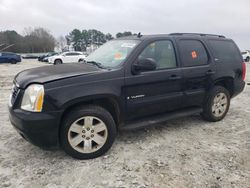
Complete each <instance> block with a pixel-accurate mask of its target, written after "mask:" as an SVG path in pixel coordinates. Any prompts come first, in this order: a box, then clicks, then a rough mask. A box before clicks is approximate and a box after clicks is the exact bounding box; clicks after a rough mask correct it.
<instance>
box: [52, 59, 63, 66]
mask: <svg viewBox="0 0 250 188" xmlns="http://www.w3.org/2000/svg"><path fill="white" fill-rule="evenodd" d="M54 64H55V65H59V64H62V60H61V59H56V60H55V62H54Z"/></svg>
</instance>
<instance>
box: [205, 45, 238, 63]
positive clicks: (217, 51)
mask: <svg viewBox="0 0 250 188" xmlns="http://www.w3.org/2000/svg"><path fill="white" fill-rule="evenodd" d="M209 44H210V45H211V48H212V52H213V55H214V58H215V59H218V60H219V61H221V62H228V63H234V62H240V61H241V54H240V52H239V51H238V49H237V47H236V45H235V44H234V42H232V41H226V40H209Z"/></svg>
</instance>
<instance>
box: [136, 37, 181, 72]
mask: <svg viewBox="0 0 250 188" xmlns="http://www.w3.org/2000/svg"><path fill="white" fill-rule="evenodd" d="M142 58H152V59H154V60H155V61H156V65H157V69H164V68H174V67H176V58H175V52H174V48H173V44H172V42H171V41H169V40H162V41H156V42H153V43H151V44H149V45H148V46H147V47H146V48H145V49H144V50H143V51H142V53H141V54H140V55H139V59H142Z"/></svg>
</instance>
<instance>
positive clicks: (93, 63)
mask: <svg viewBox="0 0 250 188" xmlns="http://www.w3.org/2000/svg"><path fill="white" fill-rule="evenodd" d="M85 63H89V64H92V65H95V66H97V67H98V68H101V69H105V67H104V66H103V65H102V64H101V63H98V62H96V61H85Z"/></svg>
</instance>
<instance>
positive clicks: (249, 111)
mask: <svg viewBox="0 0 250 188" xmlns="http://www.w3.org/2000/svg"><path fill="white" fill-rule="evenodd" d="M44 65H45V64H43V63H38V62H36V61H35V60H25V61H23V62H22V63H21V64H17V65H10V64H1V65H0V114H1V116H0V117H1V118H0V125H1V132H0V187H19V188H22V187H24V188H39V187H47V188H49V187H60V188H61V187H84V188H85V187H136V188H139V187H141V188H142V187H159V188H162V187H240V188H243V187H250V106H249V104H250V86H249V85H247V86H246V88H245V90H244V92H243V93H242V94H241V95H239V96H237V97H236V98H234V99H233V100H232V103H231V108H230V110H229V112H228V115H227V116H226V118H225V119H224V120H223V121H220V122H217V123H208V122H204V121H203V120H202V119H201V118H200V117H199V116H191V117H186V118H181V119H177V120H172V121H169V122H167V123H166V124H161V125H158V126H156V127H152V128H148V129H143V130H139V131H131V132H122V133H119V135H118V137H117V139H116V141H115V143H114V145H113V147H112V148H111V150H110V151H109V152H108V153H107V154H106V155H105V156H103V157H99V158H97V159H93V160H86V161H80V160H75V159H72V158H70V157H69V156H67V155H66V154H64V152H63V151H61V150H58V151H44V150H42V149H40V148H38V147H35V146H33V145H31V144H29V143H28V142H26V141H25V140H24V139H23V138H21V136H19V135H18V134H17V132H16V131H15V130H14V129H13V128H12V126H11V124H10V122H9V119H8V110H7V103H8V97H9V93H10V88H11V85H12V79H13V77H14V75H15V74H17V73H18V72H19V71H21V70H25V69H28V68H32V67H38V66H44ZM248 70H249V71H250V64H249V65H248ZM247 82H250V74H248V75H247Z"/></svg>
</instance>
